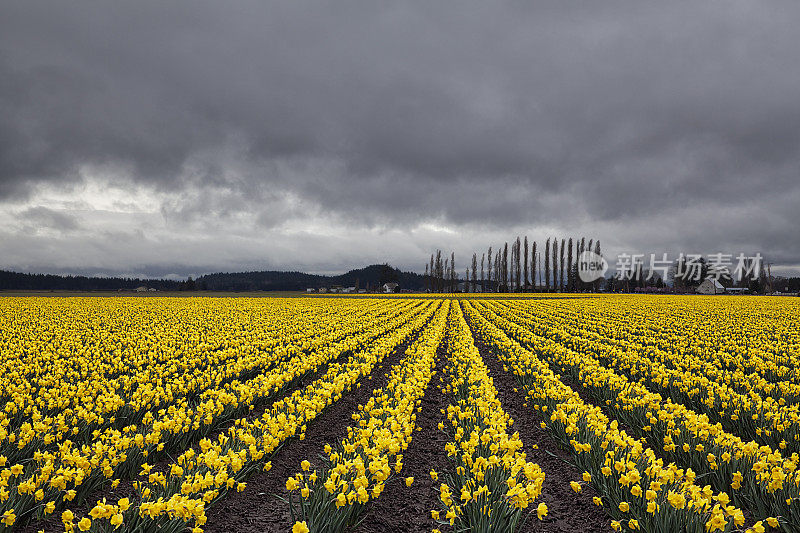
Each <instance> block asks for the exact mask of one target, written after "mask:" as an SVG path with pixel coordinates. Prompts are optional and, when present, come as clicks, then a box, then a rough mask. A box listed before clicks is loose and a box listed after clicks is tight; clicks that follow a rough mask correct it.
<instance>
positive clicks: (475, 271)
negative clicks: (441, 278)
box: [465, 254, 478, 292]
mask: <svg viewBox="0 0 800 533" xmlns="http://www.w3.org/2000/svg"><path fill="white" fill-rule="evenodd" d="M465 281H466V280H465ZM470 292H478V254H472V290H471V291H470Z"/></svg>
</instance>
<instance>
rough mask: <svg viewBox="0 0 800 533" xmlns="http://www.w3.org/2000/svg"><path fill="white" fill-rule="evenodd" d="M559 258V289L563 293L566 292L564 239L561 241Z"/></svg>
mask: <svg viewBox="0 0 800 533" xmlns="http://www.w3.org/2000/svg"><path fill="white" fill-rule="evenodd" d="M559 252H560V254H559V256H558V281H559V284H558V287H559V290H560V291H561V292H564V239H563V238H562V239H561V250H559Z"/></svg>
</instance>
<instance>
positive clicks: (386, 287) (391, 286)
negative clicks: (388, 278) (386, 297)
mask: <svg viewBox="0 0 800 533" xmlns="http://www.w3.org/2000/svg"><path fill="white" fill-rule="evenodd" d="M399 286H400V285H399V284H398V283H394V282H391V283H384V284H383V292H386V293H390V292H398V290H397V288H398V287H399Z"/></svg>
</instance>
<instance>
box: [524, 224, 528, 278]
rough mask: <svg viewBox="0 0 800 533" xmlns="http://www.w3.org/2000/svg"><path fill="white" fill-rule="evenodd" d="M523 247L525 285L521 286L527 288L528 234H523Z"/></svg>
mask: <svg viewBox="0 0 800 533" xmlns="http://www.w3.org/2000/svg"><path fill="white" fill-rule="evenodd" d="M524 247H525V250H524V254H523V255H524V256H525V269H524V272H525V285H524V286H523V288H527V287H528V236H527V235H525V246H524Z"/></svg>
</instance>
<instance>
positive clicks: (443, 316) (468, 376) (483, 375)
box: [0, 294, 800, 533]
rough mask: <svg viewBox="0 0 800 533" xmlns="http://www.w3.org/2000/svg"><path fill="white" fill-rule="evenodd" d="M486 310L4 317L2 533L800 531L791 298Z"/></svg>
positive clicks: (365, 303) (360, 305)
mask: <svg viewBox="0 0 800 533" xmlns="http://www.w3.org/2000/svg"><path fill="white" fill-rule="evenodd" d="M491 296H492V295H464V296H463V297H461V298H452V297H445V296H444V295H443V296H441V297H437V296H436V295H421V296H420V295H417V296H411V295H409V296H408V297H397V296H395V297H387V298H384V297H361V298H358V297H352V298H342V297H308V298H306V297H296V298H168V297H164V298H160V297H147V298H132V297H106V298H100V297H96V298H95V297H75V298H57V297H55V298H49V297H21V298H3V299H0V326H1V327H0V350H2V358H0V532H5V531H26V532H27V531H31V532H35V531H40V530H43V531H47V532H49V531H94V532H101V531H102V532H110V531H118V532H141V533H151V532H152V533H155V532H166V533H178V532H184V531H193V532H194V533H200V532H201V531H206V530H207V531H220V530H227V531H229V533H239V530H237V529H236V528H235V527H232V526H229V525H227V524H229V522H226V515H225V513H226V512H230V511H226V509H233V508H234V507H229V504H230V503H231V502H233V501H234V500H235V499H236V498H237V497H249V498H255V497H264V498H267V497H268V498H270V499H271V501H274V502H277V503H276V505H279V506H280V509H281V510H280V512H279V513H278V512H275V511H274V510H273V509H274V507H269V508H267V507H264V509H265V511H263V512H269V513H274V515H275V516H274V517H273V516H266V517H262V518H263V519H264V520H265V522H264V523H267V524H274V525H270V526H268V527H267V531H287V530H290V531H293V533H308V532H312V533H317V532H320V533H321V532H340V531H351V530H352V531H359V530H360V529H359V528H361V527H363V526H364V525H368V524H369V523H370V521H371V520H373V519H374V518H375V515H374V513H376V512H377V511H376V509H378V508H380V509H387V508H388V509H392V507H393V506H395V505H396V506H397V507H398V509H399V508H401V507H402V508H403V512H404V513H408V512H409V511H408V509H410V508H413V509H414V511H413V512H414V513H416V516H413V517H410V518H409V517H408V516H407V515H403V516H404V517H405V518H404V519H403V524H404V525H402V527H401V530H402V531H412V530H414V531H415V530H419V531H434V532H435V531H440V532H442V533H446V532H449V531H454V532H462V531H471V532H490V531H500V532H513V531H537V530H543V531H551V530H554V529H547V528H548V527H549V526H548V524H556V523H561V522H559V521H560V520H561V521H563V520H568V519H570V516H569V515H575V516H578V515H580V514H581V513H588V512H589V511H591V512H592V513H596V514H594V515H592V516H601V517H602V519H601V520H600V521H599V522H598V524H596V526H597V527H599V528H600V529H596V530H607V531H611V530H625V531H646V532H671V531H682V532H687V533H704V532H705V533H711V532H714V531H723V532H734V531H758V532H760V531H766V530H774V531H784V532H800V472H798V467H799V466H800V455H798V454H800V407H799V406H800V371H798V363H800V302H798V301H797V300H798V299H797V298H794V299H792V298H780V297H772V298H770V297H742V296H722V297H720V296H717V297H700V296H638V295H637V296H610V295H596V294H584V295H564V296H563V297H560V296H558V295H555V296H554V295H536V294H533V295H520V296H516V297H515V296H506V297H504V296H503V295H494V296H495V297H491ZM501 378H502V379H501ZM501 382H502V383H505V384H506V385H505V386H500V385H499V383H501ZM509 383H513V385H508V384H509ZM433 396H436V398H439V399H438V400H436V402H439V403H436V402H433V400H431V398H432V397H433ZM349 401H351V402H352V403H346V402H349ZM351 405H352V407H346V409H345V411H344V412H346V413H347V417H346V418H343V417H333V418H332V417H331V415H330V413H331V412H332V411H331V410H332V409H334V408H335V407H337V406H339V407H341V406H351ZM510 411H513V412H514V413H515V414H514V415H513V416H512V415H511V414H509V413H510ZM423 415H424V416H426V417H428V418H430V417H433V418H434V420H435V424H434V425H432V426H431V431H423V428H422V426H421V425H420V418H419V417H421V416H423ZM320 427H325V428H326V431H327V433H325V435H326V437H325V438H324V439H322V438H321V437H318V436H317V435H321V434H322V433H320V432H319V428H320ZM432 432H433V433H435V435H433V434H432ZM307 435H308V436H309V439H310V441H309V440H307ZM299 443H302V444H303V448H302V450H304V451H303V452H302V453H301V454H299V455H298V454H297V453H295V454H294V455H292V453H290V452H291V450H292V449H293V448H292V447H297V446H299ZM420 449H425V450H426V452H427V453H429V454H434V455H435V456H437V457H441V462H440V463H439V466H437V467H434V465H432V464H431V465H426V464H416V463H415V462H416V461H418V459H416V458H417V457H419V450H420ZM554 457H559V458H560V459H559V460H560V461H562V463H563V467H558V468H557V467H554V466H553V465H554V464H557V463H554V462H553V461H554V459H553V458H554ZM410 462H412V463H414V464H413V466H409V464H410ZM278 467H279V468H278ZM278 471H280V472H286V474H278V473H277V472H278ZM412 471H416V472H417V474H416V476H414V475H412V473H413V472H412ZM420 472H422V473H423V475H420V474H419V473H420ZM269 483H275V484H276V486H277V487H278V489H277V490H274V491H273V492H274V494H273V493H270V494H262V493H260V492H258V491H259V490H260V489H258V488H257V487H260V486H272V485H269ZM555 484H560V485H559V487H561V485H563V486H568V487H569V492H568V495H569V496H568V498H569V502H568V504H567V508H568V509H569V510H570V511H569V512H568V513H565V512H564V511H563V510H562V511H555V508H556V506H555V505H554V502H555V501H556V498H557V499H558V501H559V502H560V503H563V500H564V499H565V497H564V496H563V494H564V492H563V491H559V490H557V487H556V486H555ZM561 488H563V487H561ZM406 500H408V501H410V502H417V503H419V505H421V506H422V507H413V506H409V505H406V504H405V503H403V502H405V501H406ZM420 502H422V503H420ZM548 504H549V505H548ZM379 505H380V507H378V506H379ZM558 508H559V509H563V508H564V507H563V506H561V505H559V506H558ZM252 512H259V511H258V510H257V508H256V511H252ZM597 513H600V514H599V515H598V514H597ZM398 520H399V519H398ZM587 520H588V519H587ZM600 522H602V523H600ZM230 523H232V522H230ZM270 527H271V528H272V529H269V528H270ZM593 527H594V526H593ZM593 530H595V529H593ZM244 531H250V530H249V529H242V530H241V532H242V533H243V532H244Z"/></svg>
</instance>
